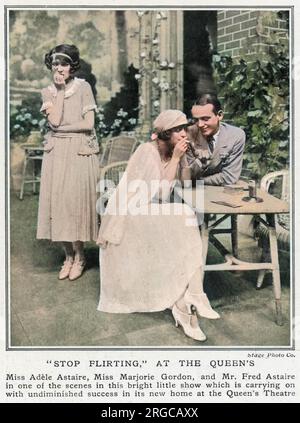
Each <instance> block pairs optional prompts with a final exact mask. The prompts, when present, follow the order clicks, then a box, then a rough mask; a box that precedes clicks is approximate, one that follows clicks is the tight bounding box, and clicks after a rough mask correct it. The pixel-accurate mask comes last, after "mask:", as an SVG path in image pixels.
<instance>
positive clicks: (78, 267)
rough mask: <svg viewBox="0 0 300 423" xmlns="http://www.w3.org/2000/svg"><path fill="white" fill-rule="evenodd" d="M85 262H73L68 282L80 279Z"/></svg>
mask: <svg viewBox="0 0 300 423" xmlns="http://www.w3.org/2000/svg"><path fill="white" fill-rule="evenodd" d="M85 264H86V263H85V260H75V261H74V263H73V266H72V269H71V271H70V274H69V279H70V281H75V279H78V278H80V276H81V275H82V272H83V269H84V267H85Z"/></svg>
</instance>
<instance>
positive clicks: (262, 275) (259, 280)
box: [256, 270, 266, 289]
mask: <svg viewBox="0 0 300 423" xmlns="http://www.w3.org/2000/svg"><path fill="white" fill-rule="evenodd" d="M265 274H266V270H259V271H258V276H257V281H256V289H260V288H261V287H262V284H263V281H264V278H265Z"/></svg>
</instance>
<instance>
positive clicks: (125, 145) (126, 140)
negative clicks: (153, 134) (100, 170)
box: [100, 135, 138, 166]
mask: <svg viewBox="0 0 300 423" xmlns="http://www.w3.org/2000/svg"><path fill="white" fill-rule="evenodd" d="M137 145H138V141H137V139H136V138H135V137H133V136H130V135H119V136H117V137H113V138H111V139H109V140H108V141H107V142H106V145H105V148H104V151H103V154H102V157H101V160H100V166H106V165H109V164H111V163H115V162H121V161H128V160H129V158H130V156H131V155H132V153H133V152H134V151H135V149H136V147H137Z"/></svg>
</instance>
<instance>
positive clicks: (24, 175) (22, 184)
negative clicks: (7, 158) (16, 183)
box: [19, 152, 27, 200]
mask: <svg viewBox="0 0 300 423" xmlns="http://www.w3.org/2000/svg"><path fill="white" fill-rule="evenodd" d="M26 168H27V154H26V152H25V157H24V163H23V172H22V182H21V190H20V197H19V198H20V200H23V195H24V185H25V178H26Z"/></svg>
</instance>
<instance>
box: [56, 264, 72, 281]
mask: <svg viewBox="0 0 300 423" xmlns="http://www.w3.org/2000/svg"><path fill="white" fill-rule="evenodd" d="M72 265H73V260H70V259H66V260H65V261H64V264H63V265H62V266H61V270H60V272H59V274H58V279H59V280H63V279H67V277H68V276H69V274H70V271H71V269H72Z"/></svg>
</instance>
